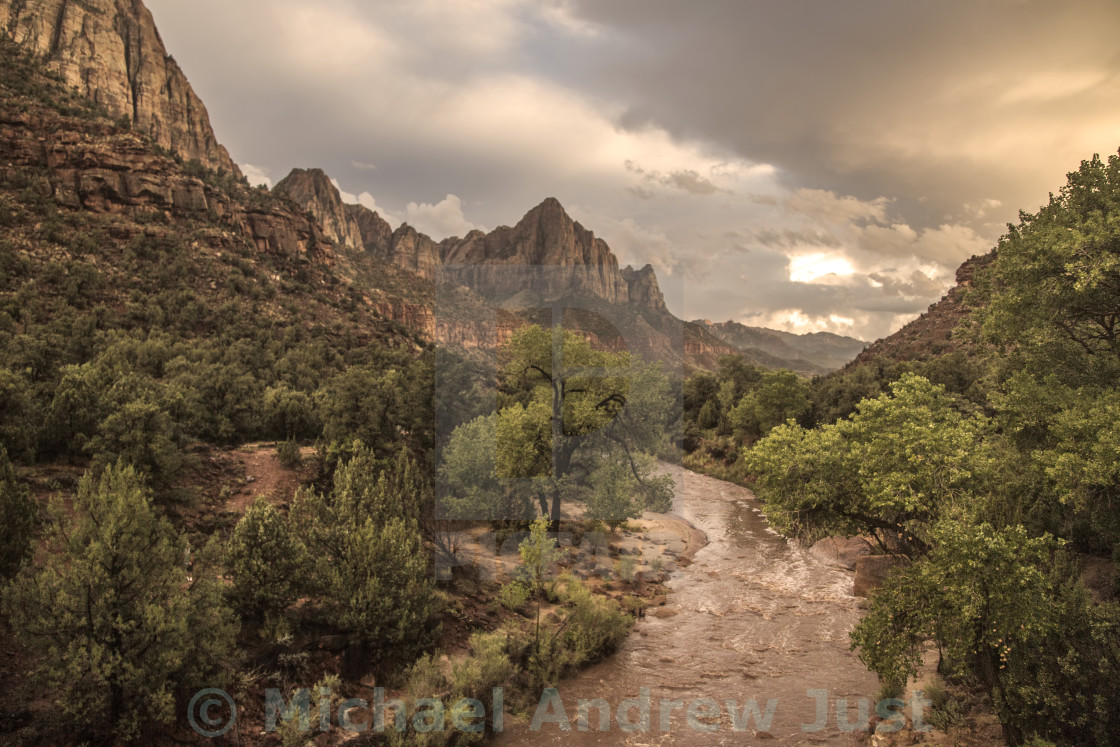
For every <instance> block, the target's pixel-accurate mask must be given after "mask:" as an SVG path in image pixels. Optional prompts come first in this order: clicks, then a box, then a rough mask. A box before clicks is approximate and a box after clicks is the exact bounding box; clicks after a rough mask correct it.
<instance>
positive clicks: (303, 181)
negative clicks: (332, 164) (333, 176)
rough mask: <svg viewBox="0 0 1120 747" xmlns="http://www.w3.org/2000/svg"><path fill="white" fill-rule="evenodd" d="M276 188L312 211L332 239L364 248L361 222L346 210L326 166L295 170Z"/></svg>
mask: <svg viewBox="0 0 1120 747" xmlns="http://www.w3.org/2000/svg"><path fill="white" fill-rule="evenodd" d="M272 191H273V193H274V194H278V195H283V196H285V197H287V198H289V199H291V200H292V201H293V202H295V203H296V204H297V205H299V206H300V207H302V208H303V209H304V210H306V211H307V212H309V213H311V215H312V216H313V217H314V218H315V220H316V221H318V222H319V225H320V226H322V227H323V233H324V234H325V235H326V237H327V238H329V239H330V240H331V241H333V242H335V243H336V244H338V245H339V246H342V247H344V248H347V249H354V250H360V249H362V231H361V229H360V228H359V227H358V221H357V220H355V219H354V217H353V215H351V214H350V212H349V211H347V210H346V206H345V205H343V204H342V197H341V196H340V195H339V193H338V189H337V188H336V187H335V186H334V184H332V183H331V180H330V177H329V176H327V175H326V173H324V172H323V170H322V169H292V171H291V173H289V174H288V175H287V176H286V177H284V178H283V179H281V180H280V182H279V183H278V184H277V185H276V186H275V187H273V188H272Z"/></svg>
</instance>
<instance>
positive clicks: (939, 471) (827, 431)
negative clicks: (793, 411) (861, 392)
mask: <svg viewBox="0 0 1120 747" xmlns="http://www.w3.org/2000/svg"><path fill="white" fill-rule="evenodd" d="M997 440H998V439H997V437H996V435H995V434H994V433H992V432H991V429H990V425H989V423H988V421H987V420H986V419H985V418H983V417H982V416H980V415H975V414H968V413H967V412H965V411H962V410H961V409H960V408H959V407H958V403H957V402H956V401H955V400H954V399H952V398H950V397H948V396H947V395H946V394H945V392H944V389H943V388H942V387H937V386H934V385H932V384H930V383H929V381H927V380H926V379H923V378H921V377H920V376H914V375H912V374H908V375H906V376H903V377H902V378H901V379H899V380H898V381H897V382H895V383H894V384H892V385H891V394H890V395H882V396H880V397H877V398H875V399H867V400H864V401H863V402H861V403H860V405H859V407H858V409H857V411H856V413H855V414H854V415H852V417H851V418H850V419H849V420H841V421H838V422H836V423H834V424H830V425H824V426H821V427H820V428H817V429H816V430H806V429H804V428H801V427H800V426H797V425H782V426H778V427H777V428H775V429H773V430H772V431H770V434H769V435H768V436H767V437H766V438H764V439H762V440H761V441H759V442H758V443H757V444H755V445H754V446H753V447H752V448H750V449H748V450H747V451H746V452H745V453H744V457H745V460H746V463H747V468H748V471H749V472H750V473H751V474H752V475H753V476H754V480H755V485H756V488H757V490H758V492H759V495H760V496H761V497H762V498H763V500H764V501H765V511H766V516H767V518H768V519H769V520H770V521H771V522H772V523H773V525H774V527H775V528H776V529H778V530H779V531H781V532H783V533H786V534H792V535H795V536H799V537H803V538H806V539H813V538H817V537H820V536H823V535H826V534H857V533H861V532H868V533H871V534H872V535H874V536H875V537H876V538H877V539H878V540H879V542H880V543H881V544H882V545H883V547H884V548H886V549H889V550H891V551H899V552H903V553H905V554H911V555H914V554H921V553H923V552H925V551H926V550H927V549H928V547H929V542H930V540H929V538H928V536H927V535H928V532H929V529H930V527H931V526H933V525H934V524H935V523H936V522H937V520H938V519H939V518H940V517H941V516H942V515H943V514H944V513H945V512H946V511H947V510H948V509H951V508H953V507H958V506H963V505H975V504H976V503H978V502H979V501H980V500H981V499H982V498H986V497H987V496H988V495H990V494H992V493H994V492H995V491H997V490H999V489H1000V485H1001V481H1000V479H999V472H998V470H997V468H996V467H997V465H996V460H995V458H994V448H995V447H994V446H993V445H992V443H991V442H993V441H997Z"/></svg>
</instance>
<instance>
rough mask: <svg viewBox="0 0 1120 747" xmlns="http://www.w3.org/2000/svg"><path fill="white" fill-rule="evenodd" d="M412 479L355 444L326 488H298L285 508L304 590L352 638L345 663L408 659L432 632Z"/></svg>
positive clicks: (428, 583)
mask: <svg viewBox="0 0 1120 747" xmlns="http://www.w3.org/2000/svg"><path fill="white" fill-rule="evenodd" d="M401 463H402V462H400V461H398V464H401ZM412 479H413V478H412V477H410V476H409V475H407V474H402V469H397V470H396V472H395V473H394V472H393V471H392V470H391V468H388V465H387V464H386V463H385V462H383V461H381V460H379V459H378V458H377V457H376V456H375V455H374V454H373V452H372V451H370V450H369V449H367V448H365V447H359V448H357V449H356V450H355V453H354V456H353V457H352V458H351V459H349V460H348V461H346V462H343V463H342V464H340V465H339V467H338V470H337V471H336V473H335V477H334V486H333V489H332V490H331V492H330V493H329V494H322V493H318V492H316V491H314V490H305V491H301V492H300V493H299V494H298V495H297V496H296V500H295V503H294V504H293V506H292V510H291V514H290V517H289V518H290V520H291V521H292V522H293V527H294V530H295V532H296V533H297V534H298V535H299V536H300V537H302V539H303V542H304V544H305V545H306V546H307V548H308V550H309V551H310V553H311V557H312V558H313V559H314V560H313V566H312V569H311V582H312V588H314V589H316V590H318V593H319V595H320V597H321V599H322V602H323V605H324V610H325V612H326V614H327V617H328V621H329V622H331V623H332V624H334V625H336V626H338V627H339V628H340V629H342V630H344V631H346V632H347V633H349V634H350V635H351V636H352V637H353V639H354V641H355V644H356V646H355V648H354V649H353V650H352V651H351V655H350V661H349V662H348V664H349V666H350V667H351V668H352V669H358V668H361V667H363V666H364V665H365V664H367V663H368V661H369V659H370V658H371V657H372V658H375V659H378V660H380V659H383V658H389V657H393V658H398V659H402V660H411V658H412V657H413V656H414V655H415V654H416V653H418V652H419V651H420V650H422V649H423V648H424V647H425V646H427V645H428V643H429V642H430V640H431V638H432V636H433V634H434V632H435V630H434V620H433V613H434V606H433V592H432V571H431V568H430V564H429V560H428V557H427V554H426V553H425V552H424V546H423V542H422V538H421V534H420V527H419V512H420V506H419V496H417V495H415V494H410V493H409V490H408V488H407V486H408V485H410V484H411V481H412Z"/></svg>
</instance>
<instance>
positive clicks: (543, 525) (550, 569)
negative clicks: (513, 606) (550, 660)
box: [517, 516, 564, 654]
mask: <svg viewBox="0 0 1120 747" xmlns="http://www.w3.org/2000/svg"><path fill="white" fill-rule="evenodd" d="M548 523H549V522H548V519H547V518H546V517H544V516H540V517H537V519H536V520H535V521H534V522H533V523H532V524H531V525H530V528H529V536H528V537H526V538H525V539H523V540H522V541H521V544H520V545H518V547H517V550H518V552H519V553H520V554H521V565H519V566H518V567H517V582H518V583H521V584H523V585H524V586H525V588H527V589H528V590H529V593H530V594H531V595H532V597H533V599H534V600H535V601H536V603H537V625H536V650H537V653H538V654H540V650H541V601H542V599H543V598H544V593H545V587H546V585H547V581H548V580H549V578H550V576H551V575H552V574H553V573H554V572H555V571H554V566H555V564H556V562H557V561H558V560H560V558H561V557H563V555H564V551H563V550H561V549H560V548H559V547H557V546H556V538H555V537H551V536H549V534H548Z"/></svg>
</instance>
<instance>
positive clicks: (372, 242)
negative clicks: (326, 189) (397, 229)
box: [346, 205, 393, 258]
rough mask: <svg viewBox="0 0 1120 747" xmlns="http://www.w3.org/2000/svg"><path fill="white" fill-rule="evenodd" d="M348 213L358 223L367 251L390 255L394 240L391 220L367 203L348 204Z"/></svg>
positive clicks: (384, 255)
mask: <svg viewBox="0 0 1120 747" xmlns="http://www.w3.org/2000/svg"><path fill="white" fill-rule="evenodd" d="M346 213H347V215H349V216H350V217H351V218H352V219H353V220H354V223H356V224H357V226H358V233H359V234H360V235H361V237H362V246H364V247H365V249H366V251H367V252H371V253H372V254H373V255H374V256H377V257H382V258H386V257H388V256H389V253H390V248H391V246H392V242H393V227H392V226H390V225H389V221H387V220H385V219H384V218H382V217H381V216H380V215H378V214H377V213H375V212H374V211H372V210H370V209H369V208H367V207H366V206H365V205H347V206H346Z"/></svg>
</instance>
